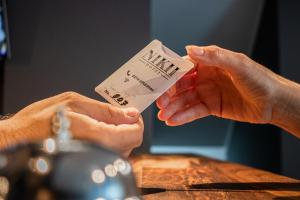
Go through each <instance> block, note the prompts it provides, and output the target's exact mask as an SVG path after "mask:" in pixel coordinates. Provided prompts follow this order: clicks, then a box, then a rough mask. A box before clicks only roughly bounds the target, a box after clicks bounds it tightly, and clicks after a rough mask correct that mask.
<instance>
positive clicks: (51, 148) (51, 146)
mask: <svg viewBox="0 0 300 200" xmlns="http://www.w3.org/2000/svg"><path fill="white" fill-rule="evenodd" d="M43 149H44V151H45V152H47V153H50V154H51V153H54V152H55V151H56V143H55V140H54V139H53V138H48V139H46V140H45V141H44V143H43Z"/></svg>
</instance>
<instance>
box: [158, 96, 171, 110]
mask: <svg viewBox="0 0 300 200" xmlns="http://www.w3.org/2000/svg"><path fill="white" fill-rule="evenodd" d="M169 101H170V100H169V97H168V95H167V94H166V93H165V94H163V95H161V96H160V97H159V98H158V99H157V100H156V105H157V107H158V108H159V109H163V108H165V107H167V105H169Z"/></svg>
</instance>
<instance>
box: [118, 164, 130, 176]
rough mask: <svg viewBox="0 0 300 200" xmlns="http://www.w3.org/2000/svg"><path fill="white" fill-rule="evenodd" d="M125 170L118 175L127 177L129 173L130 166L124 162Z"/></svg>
mask: <svg viewBox="0 0 300 200" xmlns="http://www.w3.org/2000/svg"><path fill="white" fill-rule="evenodd" d="M125 166H126V167H125V168H124V170H122V171H120V173H121V174H122V175H124V176H126V175H129V174H130V173H131V166H130V164H129V163H128V162H125Z"/></svg>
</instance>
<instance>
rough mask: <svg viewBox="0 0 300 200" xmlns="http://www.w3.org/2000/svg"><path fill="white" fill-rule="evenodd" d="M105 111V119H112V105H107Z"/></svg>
mask: <svg viewBox="0 0 300 200" xmlns="http://www.w3.org/2000/svg"><path fill="white" fill-rule="evenodd" d="M105 109H106V114H107V117H108V118H113V117H114V113H115V110H114V108H113V107H112V105H110V104H107V105H106V107H105Z"/></svg>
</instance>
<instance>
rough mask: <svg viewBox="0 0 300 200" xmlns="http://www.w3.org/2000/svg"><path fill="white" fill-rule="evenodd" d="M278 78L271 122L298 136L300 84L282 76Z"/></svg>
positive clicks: (299, 126)
mask: <svg viewBox="0 0 300 200" xmlns="http://www.w3.org/2000/svg"><path fill="white" fill-rule="evenodd" d="M279 80H280V86H279V89H278V92H277V94H276V95H277V96H278V97H277V99H278V100H277V103H276V104H275V106H274V110H273V118H272V122H271V124H273V125H276V126H278V127H281V128H282V129H284V130H286V131H288V132H290V133H293V134H294V135H295V136H296V137H298V138H300V85H299V84H297V83H295V82H292V81H289V80H287V79H284V78H282V77H280V78H279Z"/></svg>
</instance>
